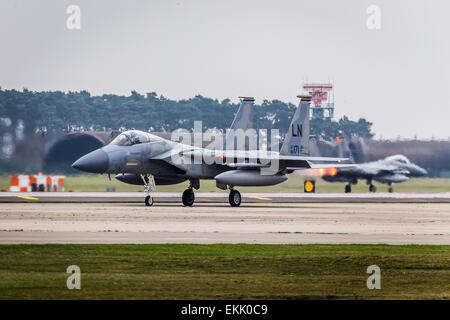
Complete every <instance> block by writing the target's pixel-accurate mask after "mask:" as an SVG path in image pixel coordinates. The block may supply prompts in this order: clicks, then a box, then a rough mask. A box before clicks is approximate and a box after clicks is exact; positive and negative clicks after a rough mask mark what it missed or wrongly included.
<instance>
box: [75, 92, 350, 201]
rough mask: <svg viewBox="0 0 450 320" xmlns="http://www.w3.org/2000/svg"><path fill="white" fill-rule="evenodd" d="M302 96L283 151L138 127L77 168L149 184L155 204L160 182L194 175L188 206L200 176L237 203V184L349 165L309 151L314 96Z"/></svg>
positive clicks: (256, 183)
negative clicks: (211, 143) (171, 136)
mask: <svg viewBox="0 0 450 320" xmlns="http://www.w3.org/2000/svg"><path fill="white" fill-rule="evenodd" d="M299 98H300V99H301V100H300V104H299V107H298V108H297V110H296V112H295V114H294V116H293V118H292V122H291V125H290V127H289V131H288V134H287V135H286V138H285V139H284V142H283V145H282V148H281V150H280V152H275V151H267V150H236V149H234V148H233V147H232V146H231V147H230V146H229V145H227V147H226V148H225V149H224V148H223V147H222V148H202V147H196V146H195V145H194V146H192V145H190V144H184V143H180V142H174V141H171V140H167V139H163V138H161V137H158V136H155V135H152V134H150V133H147V132H142V131H136V130H132V131H125V132H123V133H121V134H120V135H118V136H117V137H116V138H115V139H114V140H113V141H112V142H111V143H110V144H108V145H106V146H104V147H102V148H100V149H97V150H95V151H93V152H91V153H88V154H87V155H85V156H83V157H81V158H80V159H78V160H77V161H75V162H74V163H73V165H72V167H74V168H76V169H78V170H82V171H86V172H92V173H107V174H117V175H116V176H115V177H116V178H117V179H118V180H120V181H122V182H125V183H130V184H140V185H144V186H145V191H146V192H147V196H146V197H145V204H146V205H147V206H151V205H152V204H153V197H152V196H151V192H152V191H154V190H155V187H156V185H171V184H177V183H180V182H183V181H186V180H189V187H188V189H186V190H185V191H184V192H183V195H182V201H183V204H184V205H185V206H192V205H193V204H194V201H195V195H194V191H193V189H196V190H198V189H199V188H200V180H201V179H214V180H215V181H216V186H217V187H218V188H220V189H223V190H226V189H229V190H230V195H229V198H228V199H229V202H230V205H231V206H233V207H237V206H239V205H240V204H241V194H240V193H239V191H237V190H236V189H235V187H237V186H270V185H276V184H279V183H281V182H283V181H286V180H287V179H288V177H287V174H288V173H292V172H293V171H295V170H301V169H309V168H335V167H343V166H346V165H345V164H341V163H340V162H342V161H344V160H347V159H344V158H330V157H310V156H309V118H310V103H311V97H310V96H299ZM245 99H249V98H245ZM245 99H244V100H245ZM243 102H251V101H243ZM238 113H239V112H238ZM237 131H239V130H237ZM242 132H243V131H242ZM242 132H238V133H232V132H231V133H228V134H227V137H226V141H227V142H228V141H234V138H233V139H231V138H229V137H230V134H234V136H237V137H238V138H244V139H245V138H246V137H245V134H243V133H242ZM323 162H326V163H323Z"/></svg>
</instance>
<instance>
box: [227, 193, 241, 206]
mask: <svg viewBox="0 0 450 320" xmlns="http://www.w3.org/2000/svg"><path fill="white" fill-rule="evenodd" d="M228 201H229V202H230V205H231V206H232V207H239V206H240V205H241V201H242V197H241V194H240V192H239V191H237V190H234V189H231V190H230V196H229V197H228Z"/></svg>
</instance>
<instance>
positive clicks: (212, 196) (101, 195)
mask: <svg viewBox="0 0 450 320" xmlns="http://www.w3.org/2000/svg"><path fill="white" fill-rule="evenodd" d="M152 195H153V197H154V199H155V201H156V202H158V201H162V202H177V203H179V202H181V192H155V193H152ZM144 197H145V193H143V192H23V193H21V192H0V203H1V202H36V201H41V202H61V201H62V202H143V199H144ZM195 199H196V201H197V202H225V203H227V202H228V193H227V192H196V193H195ZM242 200H243V202H246V201H247V202H262V203H264V202H295V203H303V202H442V203H445V202H448V203H450V192H446V193H350V194H345V193H310V194H307V193H242Z"/></svg>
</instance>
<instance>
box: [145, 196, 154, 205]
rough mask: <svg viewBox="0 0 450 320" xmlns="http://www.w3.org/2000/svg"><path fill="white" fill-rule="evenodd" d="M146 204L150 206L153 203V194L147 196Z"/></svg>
mask: <svg viewBox="0 0 450 320" xmlns="http://www.w3.org/2000/svg"><path fill="white" fill-rule="evenodd" d="M145 205H146V206H147V207H150V206H152V205H153V197H152V196H146V197H145Z"/></svg>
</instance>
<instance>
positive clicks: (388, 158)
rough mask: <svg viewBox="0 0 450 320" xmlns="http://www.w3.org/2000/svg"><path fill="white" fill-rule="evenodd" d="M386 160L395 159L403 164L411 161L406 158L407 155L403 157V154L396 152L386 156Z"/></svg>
mask: <svg viewBox="0 0 450 320" xmlns="http://www.w3.org/2000/svg"><path fill="white" fill-rule="evenodd" d="M386 159H387V160H391V161H397V162H400V163H403V164H410V163H411V162H410V161H409V160H408V158H407V157H405V156H404V155H401V154H397V155H395V156H390V157H387V158H386Z"/></svg>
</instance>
